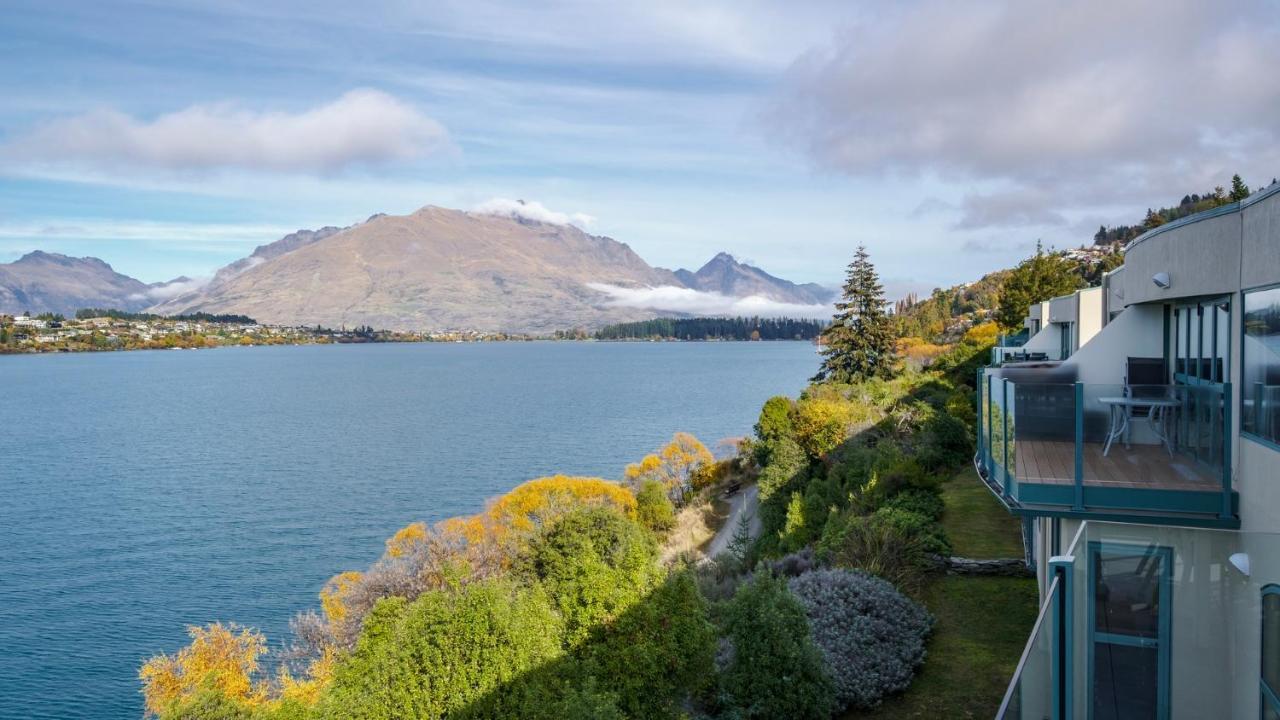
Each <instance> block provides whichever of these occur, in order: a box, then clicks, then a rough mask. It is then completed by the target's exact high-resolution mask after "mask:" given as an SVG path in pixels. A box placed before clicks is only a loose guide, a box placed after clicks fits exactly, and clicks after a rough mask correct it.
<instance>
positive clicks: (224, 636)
mask: <svg viewBox="0 0 1280 720" xmlns="http://www.w3.org/2000/svg"><path fill="white" fill-rule="evenodd" d="M187 634H188V635H190V636H191V644H190V645H188V646H186V647H184V648H183V649H181V650H179V651H178V654H176V655H157V656H155V657H153V658H151V659H150V660H148V661H147V662H146V663H145V664H144V665H143V666H142V669H141V670H139V671H138V678H139V679H141V680H142V694H143V698H144V699H145V704H146V709H147V712H148V713H152V714H155V715H160V714H162V713H164V712H165V711H167V710H169V709H170V708H171V707H173V706H174V705H175V704H177V703H180V702H182V701H185V700H189V699H191V698H193V697H194V696H195V695H196V694H197V693H199V692H201V691H208V690H212V691H215V692H218V693H219V694H221V695H222V696H223V697H225V698H226V699H228V700H232V701H237V702H241V703H244V704H245V705H248V706H254V705H259V704H261V703H262V702H263V701H264V700H265V699H266V688H265V687H264V686H263V685H262V684H255V683H254V681H253V675H254V673H256V672H257V671H258V658H259V657H260V656H261V655H262V653H264V652H266V649H267V640H266V638H265V637H263V635H262V633H260V632H258V631H257V630H253V629H251V628H242V627H239V626H238V625H235V624H228V625H223V624H222V623H213V624H211V625H207V626H205V627H196V626H191V627H189V628H187Z"/></svg>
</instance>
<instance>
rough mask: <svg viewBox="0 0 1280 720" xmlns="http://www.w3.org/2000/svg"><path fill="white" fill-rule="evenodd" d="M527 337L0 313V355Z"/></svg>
mask: <svg viewBox="0 0 1280 720" xmlns="http://www.w3.org/2000/svg"><path fill="white" fill-rule="evenodd" d="M522 339H528V338H525V337H517V336H512V335H505V334H501V333H481V332H474V331H448V332H430V333H414V332H393V331H390V330H375V329H373V328H370V327H357V328H353V329H349V328H340V329H336V330H335V329H332V328H325V327H320V326H314V327H299V326H283V325H263V324H260V323H258V322H256V321H254V320H253V319H252V318H248V317H244V316H236V315H207V314H203V313H200V314H196V315H187V316H179V317H161V316H155V315H145V314H137V313H120V312H116V311H107V312H106V313H104V314H96V313H85V312H83V311H82V312H80V313H77V317H75V318H65V317H63V316H61V315H57V314H50V313H45V314H41V315H36V316H32V315H29V314H23V315H4V314H0V354H12V353H47V352H93V351H110V350H170V349H172V350H182V349H200V348H214V347H225V346H253V345H316V344H330V343H381V342H477V341H485V340H522Z"/></svg>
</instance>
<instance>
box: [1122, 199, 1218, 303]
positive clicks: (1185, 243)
mask: <svg viewBox="0 0 1280 720" xmlns="http://www.w3.org/2000/svg"><path fill="white" fill-rule="evenodd" d="M1240 228H1241V222H1240V214H1239V213H1230V214H1227V215H1219V216H1217V217H1211V218H1208V219H1206V220H1201V221H1199V222H1195V223H1191V224H1188V225H1184V226H1181V227H1177V228H1174V229H1172V230H1169V231H1167V232H1164V233H1161V234H1158V235H1153V236H1151V237H1148V238H1146V239H1145V240H1143V241H1142V242H1139V243H1136V244H1135V245H1133V246H1131V247H1130V248H1129V249H1128V250H1127V251H1126V252H1125V259H1124V264H1125V272H1124V281H1123V284H1124V300H1125V302H1126V303H1129V304H1130V305H1132V304H1134V303H1143V302H1153V301H1159V300H1174V299H1177V298H1186V297H1195V296H1197V295H1220V294H1224V293H1230V292H1234V291H1235V290H1237V289H1238V288H1239V287H1240V247H1241V243H1240ZM1160 272H1166V273H1168V274H1169V279H1170V287H1169V288H1167V289H1161V288H1159V287H1156V284H1155V283H1153V282H1152V281H1151V278H1152V277H1153V276H1154V275H1155V274H1156V273H1160Z"/></svg>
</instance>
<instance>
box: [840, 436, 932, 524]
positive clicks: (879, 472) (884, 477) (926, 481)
mask: <svg viewBox="0 0 1280 720" xmlns="http://www.w3.org/2000/svg"><path fill="white" fill-rule="evenodd" d="M937 486H938V479H937V477H935V476H933V475H931V474H930V473H929V472H928V471H927V470H926V469H925V468H924V466H922V465H921V464H920V461H919V460H917V459H916V458H915V457H912V456H911V455H908V454H907V453H905V452H903V450H902V448H900V447H898V446H897V445H895V444H893V443H890V442H882V443H880V444H879V445H878V446H876V452H875V459H874V460H873V461H872V465H871V467H870V468H869V470H868V475H867V479H866V482H864V483H863V485H862V487H861V488H859V490H858V491H857V493H856V495H857V497H858V505H859V507H860V508H861V509H862V510H863V511H864V512H872V511H874V510H877V509H878V508H879V507H880V506H881V505H882V504H884V502H885V501H886V500H887V499H888V498H890V497H892V496H894V495H896V494H898V493H899V492H902V491H903V490H908V489H926V490H927V489H933V488H936V487H937Z"/></svg>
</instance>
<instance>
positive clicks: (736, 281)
mask: <svg viewBox="0 0 1280 720" xmlns="http://www.w3.org/2000/svg"><path fill="white" fill-rule="evenodd" d="M675 276H676V277H677V278H679V279H680V281H681V282H682V283H684V284H685V286H686V287H689V288H692V289H694V290H701V291H703V292H715V293H720V294H721V295H728V296H730V297H746V296H748V295H761V296H764V297H767V298H771V299H774V300H777V301H779V302H788V303H794V304H796V305H825V304H827V303H829V302H831V301H832V300H834V299H835V295H836V291H835V290H833V289H831V288H827V287H823V286H821V285H818V284H817V283H806V284H804V285H797V284H796V283H793V282H790V281H788V280H783V279H782V278H779V277H774V276H773V275H770V274H769V273H767V272H765V271H764V270H761V269H760V268H758V267H755V266H753V265H747V264H746V263H741V262H738V260H737V259H735V258H734V257H733V256H732V255H730V254H729V253H726V252H722V253H718V254H717V255H716V256H715V257H713V258H711V260H709V261H708V262H707V264H706V265H703V266H702V267H701V268H699V269H698V271H697V272H690V271H688V270H685V269H684V268H680V269H679V270H676V271H675Z"/></svg>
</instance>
